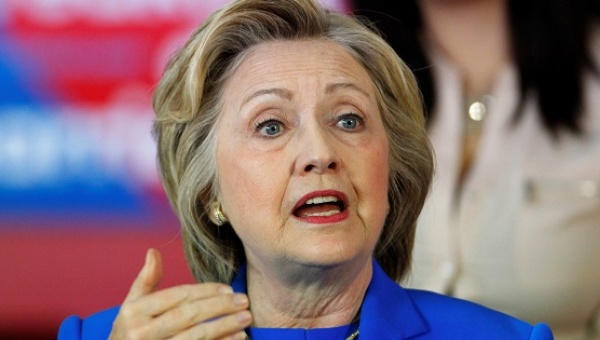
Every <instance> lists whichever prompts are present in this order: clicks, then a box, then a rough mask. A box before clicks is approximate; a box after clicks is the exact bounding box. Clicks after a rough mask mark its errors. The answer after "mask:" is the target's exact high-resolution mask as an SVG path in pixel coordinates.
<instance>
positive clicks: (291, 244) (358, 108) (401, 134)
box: [58, 0, 552, 340]
mask: <svg viewBox="0 0 600 340" xmlns="http://www.w3.org/2000/svg"><path fill="white" fill-rule="evenodd" d="M420 99H421V97H420V93H419V91H418V88H417V84H416V81H415V79H414V77H413V75H412V73H411V72H410V70H409V69H408V68H407V67H406V65H405V64H404V63H403V62H402V61H401V60H400V59H399V58H398V56H397V55H396V54H395V53H394V51H393V49H392V48H391V47H390V46H389V45H388V44H387V43H386V42H385V41H384V40H383V39H382V38H381V37H380V36H378V35H377V34H375V33H374V32H373V31H371V30H369V29H368V28H367V27H366V26H365V25H363V24H362V23H361V22H359V21H358V20H356V19H355V18H353V17H351V16H346V15H343V14H340V13H336V12H333V11H330V10H326V9H325V8H323V7H321V6H320V5H319V4H318V2H317V1H316V0H314V1H313V0H239V1H231V2H229V3H228V4H227V5H225V6H224V7H223V8H222V9H220V10H217V11H216V12H215V13H213V14H212V15H211V16H210V17H209V18H208V19H207V20H205V21H204V22H203V23H202V24H201V25H200V27H199V28H198V29H197V30H196V31H195V32H194V33H193V34H192V36H191V38H190V39H189V40H188V42H187V43H186V45H185V46H184V47H183V48H182V49H181V50H179V51H178V52H177V53H176V54H175V56H174V58H173V59H172V60H171V62H170V63H169V65H168V67H167V70H166V72H165V74H164V75H163V77H162V79H161V81H160V83H159V85H158V87H157V89H156V91H155V93H154V110H155V112H156V115H157V116H156V121H155V129H154V131H155V135H156V137H157V141H158V155H159V156H158V157H159V161H160V165H161V175H162V180H163V184H164V186H165V189H166V192H167V195H168V197H169V199H170V202H171V204H172V206H173V208H174V210H175V212H176V213H177V216H178V217H179V219H180V222H181V226H182V237H183V240H184V244H185V250H186V255H187V260H188V262H189V264H190V267H191V269H192V272H193V274H194V276H195V279H196V280H197V281H198V282H199V283H198V284H193V285H184V286H176V287H171V288H167V289H164V290H156V287H157V285H158V282H159V280H160V276H161V273H162V269H161V268H162V267H161V266H162V265H161V261H160V255H159V254H158V252H157V251H156V250H150V251H149V252H148V254H147V257H146V263H145V265H144V267H143V269H142V270H141V272H140V273H139V276H138V277H137V279H136V280H135V281H134V283H133V284H132V286H131V290H130V292H129V294H128V295H127V297H126V298H125V301H124V303H123V304H122V305H121V306H120V307H115V308H112V309H108V310H105V311H101V312H99V313H97V314H95V315H92V316H90V317H88V318H85V319H81V318H79V317H77V316H72V317H69V318H67V319H66V320H65V321H64V322H63V323H62V325H61V328H60V330H59V335H58V338H59V339H79V338H84V339H85V338H107V337H110V338H111V339H164V338H173V339H244V338H245V339H253V340H257V339H328V340H335V339H357V338H360V339H377V340H382V339H383V340H385V339H408V338H410V339H486V340H488V339H551V338H552V332H551V330H550V329H549V328H548V327H547V326H546V325H544V324H539V325H535V326H532V325H530V324H528V323H525V322H523V321H521V320H518V319H516V318H513V317H511V316H509V315H506V314H504V313H500V312H496V311H494V310H491V309H488V308H485V307H483V306H480V305H477V304H474V303H472V302H468V301H464V300H459V299H454V298H451V297H447V296H444V295H441V294H436V293H432V292H425V291H418V290H406V289H403V288H402V287H400V286H399V285H397V284H396V281H398V280H400V279H401V278H402V277H403V276H404V274H405V273H406V272H407V271H408V269H409V267H410V259H411V250H412V243H413V237H414V231H415V229H414V228H415V225H416V223H415V222H416V219H417V217H418V215H419V213H420V211H421V208H422V205H423V203H424V201H425V197H426V196H427V194H428V192H429V185H430V181H431V177H432V173H433V156H432V150H431V145H430V143H429V140H428V138H427V133H426V130H425V120H424V116H423V112H422V103H421V101H420ZM234 292H235V293H234Z"/></svg>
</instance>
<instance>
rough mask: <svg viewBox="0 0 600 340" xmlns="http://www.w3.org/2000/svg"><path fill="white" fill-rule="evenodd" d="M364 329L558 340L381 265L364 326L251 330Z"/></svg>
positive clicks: (290, 339) (103, 325) (68, 330)
mask: <svg viewBox="0 0 600 340" xmlns="http://www.w3.org/2000/svg"><path fill="white" fill-rule="evenodd" d="M232 286H233V289H234V290H235V291H236V292H246V271H245V267H243V268H241V269H240V271H239V272H238V274H237V275H236V277H235V279H234V281H233V282H232ZM118 311H119V307H114V308H111V309H108V310H105V311H102V312H99V313H96V314H93V315H91V316H89V317H87V318H84V319H81V318H79V317H77V316H70V317H68V318H67V319H65V320H64V321H63V323H62V324H61V326H60V329H59V333H58V340H71V339H84V340H92V339H107V338H108V335H109V334H110V330H111V328H112V324H113V321H114V319H115V317H116V316H117V313H118ZM357 328H358V330H359V335H358V339H360V340H365V339H369V340H387V339H393V340H396V339H415V340H416V339H419V340H425V339H428V340H438V339H439V340H454V339H456V340H459V339H460V340H465V339H485V340H496V339H497V340H507V339H509V340H518V339H536V340H551V339H553V335H552V331H551V330H550V328H549V327H548V326H547V325H546V324H537V325H535V326H532V325H530V324H528V323H526V322H524V321H521V320H519V319H516V318H514V317H512V316H509V315H507V314H504V313H501V312H498V311H494V310H492V309H489V308H486V307H483V306H481V305H478V304H475V303H472V302H469V301H465V300H461V299H457V298H452V297H448V296H445V295H440V294H437V293H432V292H428V291H422V290H415V289H404V288H402V287H400V286H399V285H398V284H396V283H395V282H394V281H393V280H392V279H390V278H389V277H388V276H387V275H386V274H385V272H384V271H383V270H382V269H381V267H380V266H379V265H378V264H377V262H376V261H373V277H372V279H371V283H370V284H369V287H368V289H367V292H366V294H365V298H364V301H363V305H362V307H361V311H360V317H359V323H358V324H356V325H347V326H342V327H333V328H321V329H296V328H294V329H279V328H277V329H276V328H249V329H247V330H246V331H247V332H248V334H249V335H250V337H251V338H252V339H253V340H264V339H268V340H275V339H285V340H309V339H310V340H334V339H345V338H346V337H347V336H348V335H350V334H351V333H352V332H353V331H354V330H356V329H357Z"/></svg>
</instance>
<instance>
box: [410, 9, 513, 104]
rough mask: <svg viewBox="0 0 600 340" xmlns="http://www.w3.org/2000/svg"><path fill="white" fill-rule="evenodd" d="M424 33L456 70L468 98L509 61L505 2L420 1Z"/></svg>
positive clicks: (479, 91) (487, 84) (485, 89)
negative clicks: (461, 76)
mask: <svg viewBox="0 0 600 340" xmlns="http://www.w3.org/2000/svg"><path fill="white" fill-rule="evenodd" d="M419 4H420V6H421V11H422V13H423V19H424V24H425V27H426V29H425V34H426V36H427V37H428V38H429V41H432V42H433V44H434V45H435V46H437V47H438V48H439V49H441V50H442V51H443V52H444V53H445V54H446V55H447V56H448V58H450V60H452V62H453V63H454V64H455V65H457V66H458V67H459V69H460V70H461V72H462V75H463V79H464V89H465V92H466V94H467V95H468V96H480V95H482V94H484V93H486V92H488V91H489V90H490V86H491V84H492V82H493V80H494V79H495V77H496V75H497V74H498V72H499V71H500V69H501V67H502V66H503V65H504V64H505V63H506V61H507V60H508V59H509V54H510V52H509V49H510V48H509V40H508V39H509V33H510V32H509V28H508V16H507V9H506V1H505V0H420V3H419Z"/></svg>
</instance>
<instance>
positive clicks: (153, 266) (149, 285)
mask: <svg viewBox="0 0 600 340" xmlns="http://www.w3.org/2000/svg"><path fill="white" fill-rule="evenodd" d="M161 278H162V258H161V256H160V252H159V251H158V250H156V249H152V248H151V249H148V251H147V252H146V260H145V262H144V267H142V270H141V271H140V273H139V274H138V276H137V277H136V279H135V280H134V281H133V284H132V285H131V288H130V289H129V293H128V294H127V297H125V301H124V302H131V301H134V300H137V299H139V298H140V297H142V296H145V295H148V294H150V293H152V292H154V291H155V290H156V287H158V284H159V283H160V280H161Z"/></svg>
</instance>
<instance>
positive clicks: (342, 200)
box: [293, 190, 348, 224]
mask: <svg viewBox="0 0 600 340" xmlns="http://www.w3.org/2000/svg"><path fill="white" fill-rule="evenodd" d="M293 214H294V216H295V217H296V218H297V219H299V220H301V221H303V222H306V223H313V224H330V223H335V222H339V221H342V220H344V219H346V218H347V217H348V209H347V207H346V195H344V193H342V192H340V191H337V190H320V191H313V192H311V193H308V194H306V195H304V196H303V197H302V198H301V199H300V200H299V201H298V203H297V204H296V206H295V207H294V210H293Z"/></svg>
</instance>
